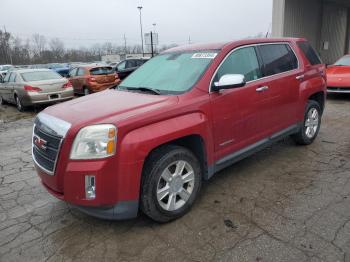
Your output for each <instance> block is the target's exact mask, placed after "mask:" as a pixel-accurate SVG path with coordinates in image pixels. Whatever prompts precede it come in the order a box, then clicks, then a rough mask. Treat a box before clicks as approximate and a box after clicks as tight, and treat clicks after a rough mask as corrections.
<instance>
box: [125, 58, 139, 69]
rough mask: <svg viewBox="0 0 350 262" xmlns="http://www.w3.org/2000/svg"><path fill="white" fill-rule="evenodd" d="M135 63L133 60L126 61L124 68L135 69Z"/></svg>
mask: <svg viewBox="0 0 350 262" xmlns="http://www.w3.org/2000/svg"><path fill="white" fill-rule="evenodd" d="M136 66H137V65H136V61H135V60H127V61H126V68H133V67H136Z"/></svg>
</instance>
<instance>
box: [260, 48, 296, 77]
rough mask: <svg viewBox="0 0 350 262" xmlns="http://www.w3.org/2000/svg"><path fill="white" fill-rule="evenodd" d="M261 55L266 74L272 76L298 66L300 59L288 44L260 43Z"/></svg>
mask: <svg viewBox="0 0 350 262" xmlns="http://www.w3.org/2000/svg"><path fill="white" fill-rule="evenodd" d="M258 48H259V51H260V55H261V58H262V60H263V64H264V66H263V67H264V76H271V75H275V74H279V73H283V72H287V71H290V70H293V69H296V68H298V60H297V58H296V56H295V54H294V53H293V51H292V50H291V48H290V46H289V45H286V44H270V45H260V46H259V47H258Z"/></svg>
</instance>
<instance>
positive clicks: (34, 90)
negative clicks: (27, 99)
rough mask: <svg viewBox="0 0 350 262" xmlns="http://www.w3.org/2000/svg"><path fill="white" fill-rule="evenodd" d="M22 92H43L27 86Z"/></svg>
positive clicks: (37, 88)
mask: <svg viewBox="0 0 350 262" xmlns="http://www.w3.org/2000/svg"><path fill="white" fill-rule="evenodd" d="M24 90H25V91H28V92H40V91H43V90H42V89H41V88H39V87H33V86H28V85H25V86H24Z"/></svg>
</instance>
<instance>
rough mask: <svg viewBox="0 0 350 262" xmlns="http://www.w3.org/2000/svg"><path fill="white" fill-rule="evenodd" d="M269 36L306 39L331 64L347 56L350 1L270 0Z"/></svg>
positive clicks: (349, 30)
mask: <svg viewBox="0 0 350 262" xmlns="http://www.w3.org/2000/svg"><path fill="white" fill-rule="evenodd" d="M272 36H275V37H280V36H286V37H289V36H290V37H305V38H307V39H308V40H309V41H310V43H311V44H312V45H313V46H314V48H315V49H316V50H317V51H318V52H319V54H320V55H321V57H322V59H323V61H324V62H325V63H327V64H332V63H334V62H335V61H336V60H337V59H338V58H340V57H341V56H343V55H344V54H346V53H350V0H273V18H272Z"/></svg>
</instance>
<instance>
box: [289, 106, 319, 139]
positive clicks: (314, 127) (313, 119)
mask: <svg viewBox="0 0 350 262" xmlns="http://www.w3.org/2000/svg"><path fill="white" fill-rule="evenodd" d="M321 117H322V113H321V108H320V105H319V104H318V103H317V102H316V101H313V100H309V101H308V103H307V106H306V111H305V116H304V122H303V126H302V127H301V128H300V130H299V132H298V133H296V134H295V135H293V136H292V138H293V139H294V141H295V142H296V143H297V144H299V145H310V144H311V143H312V142H313V141H314V140H315V139H316V137H317V135H318V132H319V131H320V127H321Z"/></svg>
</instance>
